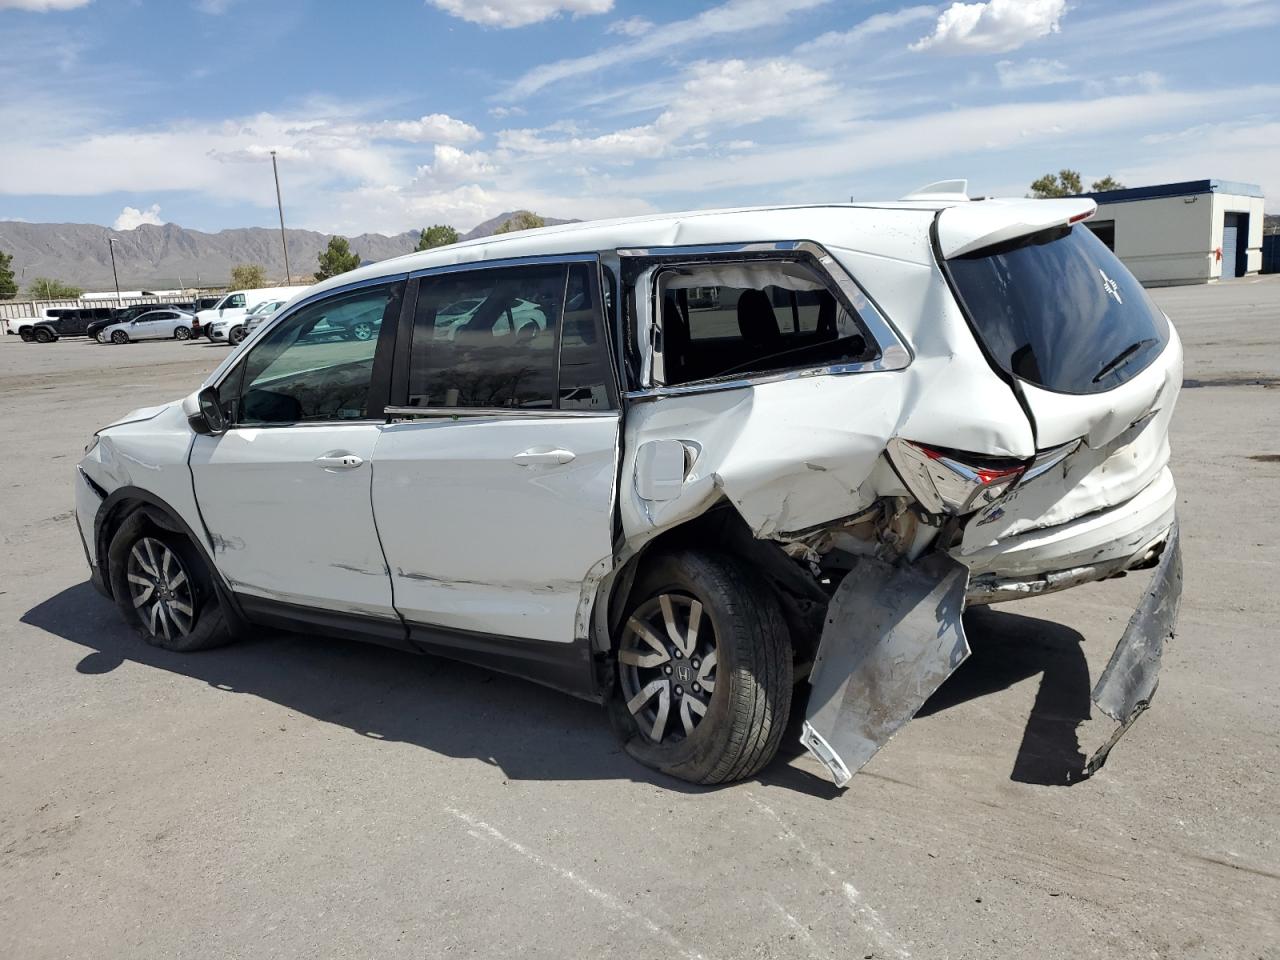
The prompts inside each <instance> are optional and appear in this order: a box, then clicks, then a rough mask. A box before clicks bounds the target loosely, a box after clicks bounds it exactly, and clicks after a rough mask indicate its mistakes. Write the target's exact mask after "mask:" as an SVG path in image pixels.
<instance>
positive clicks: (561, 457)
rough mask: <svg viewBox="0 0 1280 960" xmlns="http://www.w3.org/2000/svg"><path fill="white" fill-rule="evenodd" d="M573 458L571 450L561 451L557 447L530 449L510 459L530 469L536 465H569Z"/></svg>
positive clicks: (574, 454)
mask: <svg viewBox="0 0 1280 960" xmlns="http://www.w3.org/2000/svg"><path fill="white" fill-rule="evenodd" d="M575 457H577V454H576V453H574V452H573V451H572V450H561V449H560V448H558V447H557V448H555V449H551V450H548V449H547V448H546V447H530V448H529V449H528V450H525V451H523V452H521V453H517V454H516V455H515V456H514V457H512V458H511V459H512V460H514V461H515V462H516V463H518V464H520V466H522V467H531V466H533V465H534V464H537V463H569V462H570V461H571V460H573V459H574V458H575Z"/></svg>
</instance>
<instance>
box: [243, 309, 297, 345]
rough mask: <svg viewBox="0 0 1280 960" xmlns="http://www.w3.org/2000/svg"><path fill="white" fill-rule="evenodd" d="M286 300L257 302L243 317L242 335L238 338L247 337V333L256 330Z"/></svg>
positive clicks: (274, 313)
mask: <svg viewBox="0 0 1280 960" xmlns="http://www.w3.org/2000/svg"><path fill="white" fill-rule="evenodd" d="M288 302H289V301H287V300H268V301H267V302H266V303H263V304H259V305H258V306H257V307H255V308H254V310H253V311H252V312H251V313H250V314H249V315H248V316H247V317H245V320H244V336H242V337H241V338H240V339H241V340H243V339H244V337H247V336H248V335H249V334H251V333H253V331H255V330H257V329H258V328H259V327H260V326H262V325H263V324H264V323H266V322H267V321H269V320H270V319H271V318H272V317H274V316H275V315H276V311H277V310H279V309H280V308H281V307H283V306H284V305H285V304H286V303H288Z"/></svg>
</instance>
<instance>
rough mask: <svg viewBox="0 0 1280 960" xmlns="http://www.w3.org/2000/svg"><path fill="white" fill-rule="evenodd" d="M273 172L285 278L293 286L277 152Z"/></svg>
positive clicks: (272, 156) (274, 155)
mask: <svg viewBox="0 0 1280 960" xmlns="http://www.w3.org/2000/svg"><path fill="white" fill-rule="evenodd" d="M271 172H272V173H273V174H275V178H276V209H277V210H279V211H280V246H282V247H283V248H284V276H285V279H286V280H287V281H288V282H289V285H290V286H292V285H293V274H292V273H291V272H290V270H289V241H288V240H286V239H285V236H284V203H283V202H282V201H281V200H280V168H279V167H277V166H276V152H275V151H274V150H272V151H271Z"/></svg>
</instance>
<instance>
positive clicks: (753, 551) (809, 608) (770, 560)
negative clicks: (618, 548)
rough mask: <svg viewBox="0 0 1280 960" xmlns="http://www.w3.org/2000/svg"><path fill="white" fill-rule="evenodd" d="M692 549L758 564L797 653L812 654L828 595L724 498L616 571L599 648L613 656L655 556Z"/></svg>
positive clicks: (659, 537)
mask: <svg viewBox="0 0 1280 960" xmlns="http://www.w3.org/2000/svg"><path fill="white" fill-rule="evenodd" d="M689 548H694V549H698V550H709V551H719V552H723V553H730V554H733V555H735V556H737V557H738V558H739V559H740V560H742V561H744V562H746V563H748V564H750V565H751V566H752V567H754V568H755V569H756V570H757V571H758V572H759V573H760V575H761V577H762V579H763V580H764V581H765V582H766V583H767V584H768V585H769V586H770V587H771V588H772V589H773V591H774V593H775V594H776V595H777V596H778V599H779V601H780V603H781V604H782V610H783V614H784V616H785V617H786V620H787V626H788V628H789V629H790V631H791V634H792V643H793V646H794V647H795V651H796V654H797V657H798V658H802V659H809V658H810V657H811V655H812V653H813V652H814V651H815V650H816V648H817V641H818V636H819V635H820V633H821V624H822V619H821V618H822V616H823V615H824V614H825V611H826V605H827V601H828V599H829V598H828V596H827V594H826V593H825V592H824V591H823V589H822V588H821V586H819V584H818V583H817V581H816V580H815V579H814V578H813V577H812V576H811V575H810V574H809V573H808V572H807V571H805V569H804V568H803V567H802V566H801V565H800V564H799V563H798V562H797V561H795V560H792V559H791V558H790V557H788V556H787V555H786V554H785V553H784V552H783V551H782V548H781V545H780V544H779V543H777V542H776V541H773V540H762V539H759V538H757V537H756V536H754V535H753V534H752V532H751V526H750V525H749V524H748V523H747V521H746V520H745V519H744V518H743V516H742V514H740V513H739V512H738V511H737V509H736V508H735V507H734V506H733V504H732V503H730V502H729V501H728V500H726V499H721V500H720V501H719V502H717V503H715V504H713V505H712V506H711V507H710V508H709V509H707V510H705V511H704V512H702V513H700V514H698V515H697V516H696V517H693V518H691V519H689V520H687V521H686V522H684V523H681V524H678V525H677V526H674V527H672V528H670V529H669V530H664V531H663V532H662V533H660V534H658V535H657V536H656V537H654V538H653V539H652V540H649V541H648V542H646V543H645V544H644V545H643V546H642V547H640V549H639V550H638V551H637V552H636V553H635V554H634V555H633V556H631V557H629V558H628V559H627V560H626V561H625V562H624V563H623V564H622V565H621V566H620V567H619V568H618V569H617V570H615V571H614V573H613V576H612V577H611V578H610V580H609V581H608V594H607V597H605V598H603V599H604V601H605V602H604V604H603V606H604V613H605V616H604V622H603V623H602V624H600V625H599V627H598V631H599V632H600V633H603V636H602V637H599V639H598V641H597V644H598V647H599V649H601V650H602V651H604V652H606V653H608V654H609V655H610V656H612V655H613V654H614V652H615V649H616V646H617V637H618V629H619V627H620V626H621V625H622V618H623V616H624V614H625V612H626V610H627V607H628V605H629V603H630V601H631V595H632V591H633V588H634V586H635V584H636V581H637V580H638V579H639V574H640V573H641V571H643V570H644V568H645V566H646V565H647V564H649V563H651V562H653V561H654V560H655V559H656V558H657V557H660V556H662V555H665V554H667V553H671V552H673V551H676V550H681V549H689Z"/></svg>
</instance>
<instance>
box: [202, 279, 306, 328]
mask: <svg viewBox="0 0 1280 960" xmlns="http://www.w3.org/2000/svg"><path fill="white" fill-rule="evenodd" d="M305 289H306V287H260V288H258V289H253V290H232V291H231V292H229V293H226V294H224V295H223V296H222V297H221V298H220V299H219V300H218V302H217V303H216V304H215V305H214V306H212V307H210V308H208V309H206V310H201V311H200V312H199V313H197V314H196V317H197V318H199V320H200V324H201V326H202V327H203V328H204V329H205V330H206V331H208V330H209V329H210V324H212V323H214V322H215V321H218V320H243V319H244V316H245V314H246V313H248V312H249V311H250V310H252V309H253V308H254V307H256V306H257V305H258V304H260V303H265V302H266V301H268V300H280V299H282V298H283V299H285V300H288V299H289V298H290V297H292V296H293V295H294V294H296V293H300V292H302V291H303V290H305ZM206 335H207V333H206Z"/></svg>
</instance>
